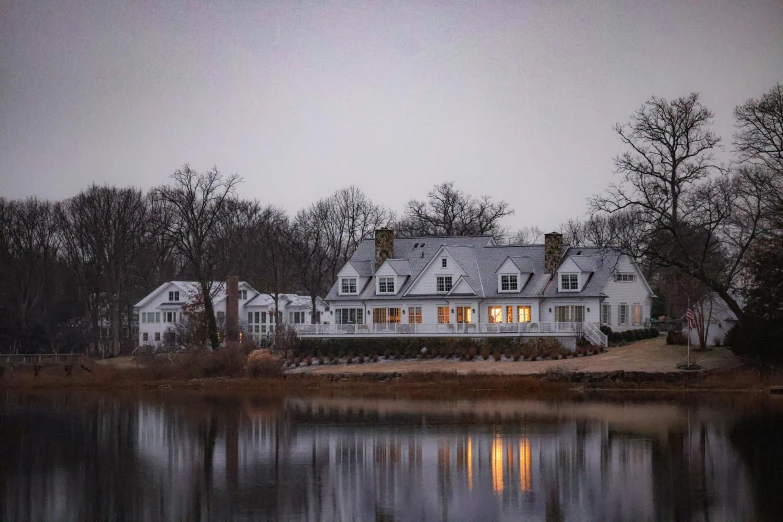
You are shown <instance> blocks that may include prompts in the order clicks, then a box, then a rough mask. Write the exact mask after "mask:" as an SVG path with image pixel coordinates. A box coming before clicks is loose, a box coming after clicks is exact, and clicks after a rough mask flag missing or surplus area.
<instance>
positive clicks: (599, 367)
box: [289, 337, 739, 375]
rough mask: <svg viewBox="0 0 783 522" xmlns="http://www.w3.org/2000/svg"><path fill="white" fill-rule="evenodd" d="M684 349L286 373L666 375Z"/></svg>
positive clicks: (726, 357)
mask: <svg viewBox="0 0 783 522" xmlns="http://www.w3.org/2000/svg"><path fill="white" fill-rule="evenodd" d="M686 352H687V348H686V347H685V346H669V345H667V344H666V339H665V338H664V337H658V338H657V339H647V340H644V341H639V342H636V343H633V344H630V345H628V346H623V347H619V348H609V350H608V351H607V352H605V353H602V354H600V355H590V356H586V357H579V358H577V359H563V360H558V361H517V362H513V361H498V362H495V361H494V360H491V359H490V360H488V361H474V362H463V361H457V360H449V361H445V360H410V361H381V362H377V363H364V364H355V363H354V364H336V365H325V366H323V367H319V366H310V367H300V368H297V369H294V370H290V371H289V373H314V374H328V373H341V374H345V373H391V372H401V373H403V372H454V373H461V374H466V373H495V374H505V375H531V374H536V373H543V372H545V371H547V370H548V369H550V368H553V367H562V368H564V369H567V370H570V371H582V372H611V371H617V370H624V371H636V372H669V371H673V370H677V365H678V364H680V363H684V362H685V360H686ZM691 362H692V363H693V362H695V363H696V364H698V365H700V366H701V367H702V368H703V369H705V370H711V369H715V368H731V367H735V366H738V365H739V359H738V358H737V357H735V356H734V355H733V354H732V353H731V352H730V351H729V350H728V349H726V348H712V349H710V350H708V351H706V352H695V351H691Z"/></svg>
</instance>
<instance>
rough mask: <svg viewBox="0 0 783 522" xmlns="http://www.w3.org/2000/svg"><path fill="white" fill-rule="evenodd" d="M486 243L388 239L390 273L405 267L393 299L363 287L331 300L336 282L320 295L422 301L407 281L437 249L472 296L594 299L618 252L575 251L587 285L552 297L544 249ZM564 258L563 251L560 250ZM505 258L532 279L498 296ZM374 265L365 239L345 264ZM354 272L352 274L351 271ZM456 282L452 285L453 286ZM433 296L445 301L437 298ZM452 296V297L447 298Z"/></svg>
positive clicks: (468, 239) (372, 246)
mask: <svg viewBox="0 0 783 522" xmlns="http://www.w3.org/2000/svg"><path fill="white" fill-rule="evenodd" d="M490 242H491V238H490V237H489V236H471V237H423V238H422V237H419V238H405V239H395V240H394V259H393V260H389V262H390V264H392V268H393V269H394V270H395V272H397V273H398V274H400V275H406V274H401V273H400V272H399V271H398V266H399V265H404V262H405V261H407V262H408V266H409V267H410V275H409V276H408V277H406V278H405V280H404V281H403V283H402V285H401V287H400V288H399V289H398V291H397V293H396V294H395V295H388V296H387V295H382V296H381V295H375V285H374V284H368V285H366V286H365V288H363V289H360V292H359V295H355V296H339V295H337V286H338V282H335V284H334V285H333V286H332V288H331V289H330V290H329V293H328V295H327V296H326V299H327V300H333V301H340V300H343V301H356V300H365V299H373V300H384V299H385V300H399V299H401V298H404V299H407V300H410V299H417V298H423V297H428V298H431V297H436V296H424V295H408V296H405V292H406V291H407V290H408V289H409V288H410V287H411V285H412V283H413V281H415V280H416V278H417V277H418V276H419V275H420V274H421V272H422V270H424V268H425V267H426V266H427V264H428V263H429V262H430V261H431V260H432V259H433V257H434V256H435V254H437V253H438V251H439V250H440V248H441V246H443V247H444V248H445V249H446V250H447V251H448V253H449V255H451V256H452V257H453V258H454V260H455V261H456V262H457V263H458V264H459V266H460V267H461V268H462V269H463V270H464V271H465V276H464V279H465V281H466V282H467V283H468V284H469V285H470V286H471V288H473V290H474V291H475V292H476V295H477V297H479V298H487V297H499V298H508V297H539V296H540V297H594V296H600V295H602V294H601V292H602V291H603V288H604V286H605V285H606V282H607V281H608V280H609V278H610V277H612V273H613V270H614V267H615V265H616V264H617V261H618V259H619V252H617V251H615V250H607V249H599V248H580V249H579V250H581V252H582V253H581V255H579V256H576V255H571V256H570V257H571V258H572V259H574V261H575V262H577V264H578V265H579V267H580V268H582V270H585V271H586V272H592V275H591V276H590V278H589V280H588V282H587V284H586V285H585V287H584V288H583V290H582V291H581V292H578V293H573V294H572V293H569V294H568V295H564V294H562V293H560V294H558V293H557V285H556V284H554V279H553V278H552V277H551V275H550V274H547V273H546V271H545V269H544V246H543V245H525V246H519V245H495V244H494V242H492V243H490ZM564 250H565V252H566V254H567V255H569V254H570V252H569V249H567V248H566V249H564ZM507 258H511V259H512V261H513V262H514V264H515V265H516V266H517V267H518V268H519V270H520V272H522V273H523V274H524V273H532V277H531V278H530V280H529V281H528V282H527V284H525V282H526V278H525V277H524V276H523V277H522V280H521V281H520V284H523V285H525V286H524V287H523V288H522V290H521V291H520V292H518V293H505V292H504V293H500V292H498V281H497V277H498V276H497V270H498V268H499V267H500V266H501V265H502V264H503V263H504V262H505V261H506V259H507ZM374 262H375V241H374V240H373V239H365V240H364V241H362V242H361V243H359V246H358V248H357V249H356V252H355V253H354V255H353V256H352V257H351V260H350V263H351V264H352V265H353V266H354V267H357V264H360V263H362V264H366V265H368V266H372V264H374ZM357 271H358V269H357ZM455 283H456V281H455ZM437 297H445V295H443V294H438V295H437ZM450 297H454V294H452V296H450Z"/></svg>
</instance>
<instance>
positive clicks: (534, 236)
mask: <svg viewBox="0 0 783 522" xmlns="http://www.w3.org/2000/svg"><path fill="white" fill-rule="evenodd" d="M543 239H544V231H543V230H541V229H540V228H538V227H537V226H535V225H532V226H525V227H522V228H520V229H519V230H517V231H516V232H514V233H513V234H512V235H511V237H510V238H509V241H508V243H509V244H510V245H535V244H537V243H540V242H541V241H542V240H543Z"/></svg>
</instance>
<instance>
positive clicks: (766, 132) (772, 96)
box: [734, 83, 783, 176]
mask: <svg viewBox="0 0 783 522" xmlns="http://www.w3.org/2000/svg"><path fill="white" fill-rule="evenodd" d="M734 119H735V120H736V127H737V132H736V133H735V134H734V146H735V148H736V150H737V153H738V154H739V156H740V160H742V161H745V162H748V163H753V164H756V165H763V166H764V167H766V168H768V169H769V170H771V171H773V172H776V173H777V174H778V175H780V176H783V84H780V83H778V84H777V85H775V86H774V87H773V88H772V89H771V90H770V91H769V92H767V93H766V94H764V95H763V96H762V97H761V98H760V99H750V100H748V101H746V102H745V103H744V104H743V105H741V106H739V107H737V108H736V109H735V110H734Z"/></svg>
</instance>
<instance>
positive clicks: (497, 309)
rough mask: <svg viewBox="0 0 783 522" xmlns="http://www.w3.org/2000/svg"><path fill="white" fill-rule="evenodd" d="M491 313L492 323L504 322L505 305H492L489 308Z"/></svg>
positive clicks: (490, 319)
mask: <svg viewBox="0 0 783 522" xmlns="http://www.w3.org/2000/svg"><path fill="white" fill-rule="evenodd" d="M487 312H488V313H489V322H490V323H502V322H503V307H502V306H490V307H489V308H487Z"/></svg>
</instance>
